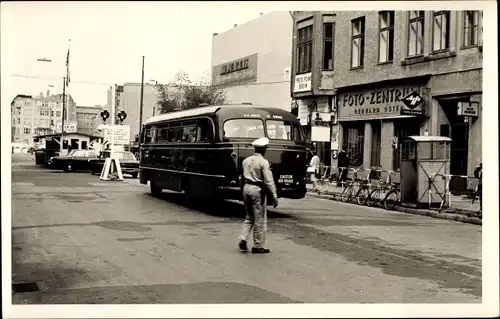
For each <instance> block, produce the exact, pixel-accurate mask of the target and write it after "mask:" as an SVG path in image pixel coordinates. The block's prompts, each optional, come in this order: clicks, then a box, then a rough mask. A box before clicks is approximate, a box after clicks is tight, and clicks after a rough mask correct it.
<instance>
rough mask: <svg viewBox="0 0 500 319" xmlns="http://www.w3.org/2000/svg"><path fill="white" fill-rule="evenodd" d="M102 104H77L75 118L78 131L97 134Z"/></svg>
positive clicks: (100, 120) (100, 121)
mask: <svg viewBox="0 0 500 319" xmlns="http://www.w3.org/2000/svg"><path fill="white" fill-rule="evenodd" d="M102 109H103V108H102V106H100V105H96V106H77V107H76V120H77V122H78V125H77V127H78V132H81V133H87V134H97V133H98V130H97V128H98V126H99V124H101V123H102V118H101V115H100V114H101V112H102Z"/></svg>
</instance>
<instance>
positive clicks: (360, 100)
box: [338, 85, 425, 121]
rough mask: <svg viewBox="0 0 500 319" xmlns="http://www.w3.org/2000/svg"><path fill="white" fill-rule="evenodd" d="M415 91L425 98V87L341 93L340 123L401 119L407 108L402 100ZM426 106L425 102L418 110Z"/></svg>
mask: <svg viewBox="0 0 500 319" xmlns="http://www.w3.org/2000/svg"><path fill="white" fill-rule="evenodd" d="M413 91H414V92H417V93H418V94H419V95H420V96H423V94H424V91H425V86H424V85H407V86H403V85H402V86H390V87H384V88H374V89H365V90H360V91H355V92H339V94H338V106H339V108H338V119H339V120H340V121H347V120H350V121H354V120H370V119H377V118H394V117H400V116H401V110H402V109H404V108H406V106H405V105H404V103H403V102H402V101H401V99H402V98H404V97H405V96H407V95H408V94H410V93H411V92H413ZM424 105H425V102H424V103H421V104H420V105H419V106H418V107H417V108H418V109H419V110H422V109H423V106H424ZM414 111H417V110H416V109H415V110H414Z"/></svg>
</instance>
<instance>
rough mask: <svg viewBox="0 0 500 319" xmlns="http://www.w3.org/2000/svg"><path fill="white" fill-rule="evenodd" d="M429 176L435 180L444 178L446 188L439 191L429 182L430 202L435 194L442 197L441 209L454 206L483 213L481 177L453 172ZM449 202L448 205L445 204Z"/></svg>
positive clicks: (454, 207) (453, 207)
mask: <svg viewBox="0 0 500 319" xmlns="http://www.w3.org/2000/svg"><path fill="white" fill-rule="evenodd" d="M429 178H430V179H431V180H434V179H436V178H442V179H444V182H445V185H446V186H445V189H444V191H443V192H439V191H438V190H436V189H434V190H433V189H432V187H431V184H432V183H431V184H429V189H428V199H429V203H430V202H431V198H432V196H433V195H434V194H437V195H439V196H440V197H441V202H440V205H439V209H440V210H441V209H443V208H452V209H460V210H465V211H472V212H478V213H481V211H482V198H481V196H482V194H481V193H482V192H481V190H480V189H479V188H478V185H479V179H478V178H475V177H470V176H466V175H452V174H436V173H433V174H430V175H429ZM445 203H447V205H445Z"/></svg>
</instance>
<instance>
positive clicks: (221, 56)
mask: <svg viewBox="0 0 500 319" xmlns="http://www.w3.org/2000/svg"><path fill="white" fill-rule="evenodd" d="M292 32H293V19H292V17H291V15H290V13H289V12H288V11H278V12H271V13H269V14H266V15H261V16H260V17H258V18H257V19H255V20H252V21H249V22H247V23H245V24H242V25H238V26H237V25H235V27H234V28H233V29H231V30H228V31H226V32H223V33H220V34H217V33H215V34H214V35H213V38H212V76H211V79H212V84H216V85H220V86H221V87H223V88H225V89H226V93H227V99H228V102H234V103H239V102H250V103H253V104H260V105H266V106H271V107H277V108H281V109H285V110H287V111H290V110H291V98H290V91H289V88H290V64H291V61H292V52H291V51H290V48H291V47H292Z"/></svg>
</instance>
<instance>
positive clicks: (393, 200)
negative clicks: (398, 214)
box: [384, 189, 399, 210]
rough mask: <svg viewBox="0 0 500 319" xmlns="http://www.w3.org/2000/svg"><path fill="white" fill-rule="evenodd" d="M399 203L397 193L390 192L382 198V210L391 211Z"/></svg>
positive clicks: (395, 191)
mask: <svg viewBox="0 0 500 319" xmlns="http://www.w3.org/2000/svg"><path fill="white" fill-rule="evenodd" d="M398 203H399V192H398V191H397V190H394V189H393V190H391V191H390V192H389V193H387V195H386V196H385V198H384V208H385V209H387V210H393V209H394V207H396V205H397V204H398Z"/></svg>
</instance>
